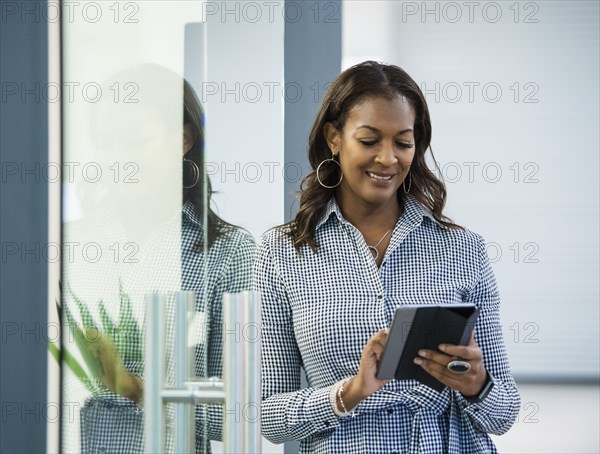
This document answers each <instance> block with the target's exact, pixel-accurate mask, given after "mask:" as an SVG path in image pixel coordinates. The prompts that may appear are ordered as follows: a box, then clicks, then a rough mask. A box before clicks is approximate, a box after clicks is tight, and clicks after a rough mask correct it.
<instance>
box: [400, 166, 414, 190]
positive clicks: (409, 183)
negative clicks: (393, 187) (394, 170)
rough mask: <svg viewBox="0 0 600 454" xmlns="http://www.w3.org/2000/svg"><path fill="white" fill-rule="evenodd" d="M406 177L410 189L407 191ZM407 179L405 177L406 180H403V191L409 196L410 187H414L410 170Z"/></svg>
mask: <svg viewBox="0 0 600 454" xmlns="http://www.w3.org/2000/svg"><path fill="white" fill-rule="evenodd" d="M406 177H408V189H406V185H405V183H406ZM406 177H404V180H402V189H404V193H405V194H408V193H409V192H410V187H411V186H412V177H411V176H410V170H409V171H408V174H407V175H406Z"/></svg>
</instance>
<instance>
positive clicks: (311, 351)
mask: <svg viewBox="0 0 600 454" xmlns="http://www.w3.org/2000/svg"><path fill="white" fill-rule="evenodd" d="M284 231H285V227H281V228H276V229H273V230H270V231H268V232H267V233H265V234H264V235H263V238H262V244H261V245H260V246H259V248H258V251H257V256H256V260H255V268H254V277H253V288H254V289H256V290H259V291H261V292H262V304H263V309H262V311H263V315H262V316H263V327H262V328H263V331H262V352H263V353H262V354H263V357H262V377H263V378H262V379H263V385H262V394H263V402H262V406H261V419H262V432H263V435H264V436H265V437H266V438H268V439H269V440H271V441H273V442H275V443H281V442H284V441H286V440H301V444H300V452H301V453H312V454H317V453H331V452H339V453H369V454H374V453H427V454H430V453H452V454H469V453H495V452H497V451H496V448H495V446H494V444H493V442H492V441H491V439H490V437H489V436H488V433H493V434H502V433H504V432H506V431H507V430H508V429H509V428H510V427H511V425H512V424H513V422H514V421H515V419H516V417H517V414H518V411H519V406H520V397H519V393H518V391H517V388H516V386H515V382H514V380H513V377H512V375H511V372H510V368H509V363H508V359H507V355H506V350H505V346H504V341H503V338H502V332H501V326H500V313H499V309H500V298H499V294H498V290H497V287H496V282H495V278H494V275H493V272H492V269H491V267H490V263H489V261H488V258H487V254H486V250H485V244H484V241H483V239H482V238H481V237H480V236H479V235H477V234H475V233H473V232H471V231H469V230H453V229H448V228H445V227H443V226H442V225H441V224H439V223H438V222H437V221H436V220H435V219H434V218H433V216H432V215H431V214H430V213H429V212H428V211H427V210H426V209H425V208H424V207H423V206H422V205H421V204H419V203H418V202H417V201H416V200H415V199H414V198H413V197H412V196H409V197H407V198H406V200H405V207H404V212H403V214H402V215H401V217H400V219H399V220H398V222H397V224H396V226H395V228H394V231H393V234H392V237H391V240H390V244H389V247H388V249H387V251H386V254H385V257H384V259H383V262H382V265H381V267H380V268H377V266H376V264H375V261H374V260H373V256H372V254H371V252H370V251H369V249H368V248H367V245H366V243H365V241H364V239H363V237H362V235H361V233H360V232H359V230H358V229H356V227H354V226H353V225H352V224H351V223H349V222H348V221H346V220H345V219H344V217H343V216H342V213H341V211H340V209H339V207H338V205H337V203H336V202H335V199H333V198H332V199H331V201H330V202H329V204H328V206H327V209H326V211H325V212H324V215H323V216H322V218H321V219H320V221H319V222H318V224H317V227H316V233H315V234H316V240H317V241H318V243H319V248H318V250H317V252H316V253H313V252H312V251H311V250H310V248H309V247H308V246H303V247H302V249H301V254H300V255H298V254H297V252H296V250H295V248H294V246H293V242H292V240H291V239H290V238H289V236H287V235H285V234H284ZM458 302H467V303H474V304H475V305H476V306H477V307H479V309H480V315H479V318H478V321H477V325H476V336H475V337H476V341H477V343H478V345H479V347H480V348H481V350H482V351H483V357H484V366H485V368H486V370H487V371H488V372H489V375H490V377H491V378H492V380H493V381H494V386H493V387H492V390H491V392H490V393H489V395H488V396H487V398H485V399H484V400H483V401H482V402H480V403H470V402H468V401H467V400H465V399H464V398H463V397H462V395H461V394H460V393H459V392H458V391H453V390H450V389H449V388H446V389H445V390H444V391H443V392H441V393H438V392H436V391H434V390H433V389H431V388H429V387H427V386H425V385H422V384H420V383H419V382H417V381H414V380H401V381H399V380H391V381H390V382H389V383H387V384H386V385H385V386H384V387H383V388H382V389H380V390H379V391H377V392H376V393H374V394H373V395H371V396H370V397H369V398H367V399H365V400H363V401H362V402H361V403H360V404H359V405H358V406H357V407H356V409H355V412H356V415H355V416H354V417H351V416H345V417H338V416H336V415H335V414H334V412H333V409H332V407H331V405H330V403H329V399H328V395H329V392H330V389H331V386H332V385H333V384H334V383H336V382H337V381H339V380H341V379H343V378H345V377H350V376H352V375H355V374H356V373H357V372H358V368H359V363H360V357H361V352H362V350H363V347H364V346H365V344H366V342H367V341H368V339H369V338H370V337H371V336H372V335H373V334H374V333H376V332H377V331H378V330H380V329H383V328H387V327H389V326H390V325H391V321H392V317H393V314H394V310H395V308H396V307H398V306H399V305H402V304H438V305H439V304H447V303H458ZM301 368H303V369H304V371H305V373H306V377H307V381H308V387H307V388H303V389H301V388H300V371H301Z"/></svg>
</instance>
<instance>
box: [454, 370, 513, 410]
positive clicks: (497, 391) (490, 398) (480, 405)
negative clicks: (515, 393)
mask: <svg viewBox="0 0 600 454" xmlns="http://www.w3.org/2000/svg"><path fill="white" fill-rule="evenodd" d="M488 377H489V380H491V381H492V383H494V385H493V386H492V389H490V391H489V393H488V394H487V396H486V397H485V398H484V399H483V400H482V401H481V402H471V401H469V400H468V399H466V398H465V397H464V396H463V395H462V394H461V393H460V391H456V390H455V391H454V394H455V396H456V400H457V402H458V405H459V406H460V408H461V409H463V410H464V411H465V412H467V413H469V414H471V415H472V416H474V417H477V414H478V413H483V414H489V413H493V412H494V411H495V410H496V409H497V408H498V407H499V405H501V403H502V402H503V394H502V390H501V387H500V386H498V385H497V383H496V380H495V379H494V377H492V376H491V375H490V374H489V372H488Z"/></svg>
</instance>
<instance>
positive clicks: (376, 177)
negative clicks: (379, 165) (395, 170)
mask: <svg viewBox="0 0 600 454" xmlns="http://www.w3.org/2000/svg"><path fill="white" fill-rule="evenodd" d="M367 175H369V176H370V177H371V178H373V179H374V180H377V181H391V179H392V178H393V177H394V175H377V174H375V173H372V172H367Z"/></svg>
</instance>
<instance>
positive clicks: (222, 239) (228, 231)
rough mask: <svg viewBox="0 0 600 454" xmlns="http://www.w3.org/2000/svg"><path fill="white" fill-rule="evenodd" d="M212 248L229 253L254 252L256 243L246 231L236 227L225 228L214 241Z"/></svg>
mask: <svg viewBox="0 0 600 454" xmlns="http://www.w3.org/2000/svg"><path fill="white" fill-rule="evenodd" d="M214 246H217V247H218V248H219V249H221V250H230V251H240V250H245V249H252V250H254V249H255V248H256V241H255V240H254V237H253V236H252V234H251V233H250V232H248V231H247V230H245V229H243V228H241V227H237V226H227V227H226V228H225V229H224V231H222V232H221V234H220V235H219V236H218V237H217V239H216V240H215V243H214Z"/></svg>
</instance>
